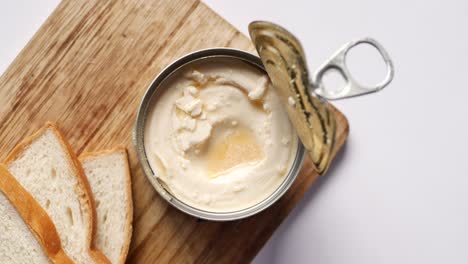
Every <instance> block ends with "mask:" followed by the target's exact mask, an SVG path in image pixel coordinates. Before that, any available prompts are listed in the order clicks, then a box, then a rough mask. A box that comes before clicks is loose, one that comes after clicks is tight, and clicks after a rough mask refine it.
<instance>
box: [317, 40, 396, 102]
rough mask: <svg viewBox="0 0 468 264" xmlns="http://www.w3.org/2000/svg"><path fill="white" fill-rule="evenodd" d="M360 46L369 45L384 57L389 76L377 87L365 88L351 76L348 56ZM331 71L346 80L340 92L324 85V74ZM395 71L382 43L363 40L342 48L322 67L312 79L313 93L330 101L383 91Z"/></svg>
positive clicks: (349, 43)
mask: <svg viewBox="0 0 468 264" xmlns="http://www.w3.org/2000/svg"><path fill="white" fill-rule="evenodd" d="M360 44H369V45H371V46H373V47H375V48H376V49H377V51H378V52H379V53H380V55H381V56H382V58H383V60H384V62H385V65H386V67H387V75H386V76H385V79H384V80H383V81H382V82H380V83H378V84H377V85H375V86H364V85H361V84H359V83H358V82H357V81H356V80H355V79H354V78H353V77H352V75H351V73H350V71H349V69H348V67H347V66H346V55H347V54H348V52H349V51H350V50H351V49H352V48H353V47H355V46H357V45H360ZM329 70H337V71H338V72H339V73H340V74H341V75H342V76H343V78H344V79H345V81H346V85H345V87H344V88H343V89H341V90H340V91H331V90H327V89H326V87H324V85H323V83H322V78H323V76H324V74H325V73H326V72H327V71H329ZM394 72H395V69H394V67H393V63H392V60H391V59H390V57H389V56H388V53H387V51H385V49H384V48H383V46H382V45H380V43H378V42H377V41H376V40H374V39H372V38H363V39H358V40H354V41H351V42H348V43H346V44H345V45H344V46H343V47H341V48H340V49H339V50H338V51H337V52H336V53H335V54H334V55H333V56H331V57H330V58H329V59H328V60H327V61H326V62H325V63H324V64H322V66H320V67H319V68H318V70H317V71H316V72H315V74H314V75H313V77H312V85H311V86H312V89H313V90H312V91H313V93H315V94H317V95H319V96H321V97H323V98H325V99H328V100H337V99H344V98H349V97H354V96H360V95H364V94H368V93H373V92H377V91H380V90H382V89H383V88H385V86H387V85H388V84H389V83H390V82H391V81H392V79H393V76H394Z"/></svg>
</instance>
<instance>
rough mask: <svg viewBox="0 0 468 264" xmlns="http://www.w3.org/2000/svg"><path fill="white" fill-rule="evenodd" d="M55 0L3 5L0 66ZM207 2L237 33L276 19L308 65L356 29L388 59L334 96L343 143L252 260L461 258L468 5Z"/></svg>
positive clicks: (467, 198) (467, 200)
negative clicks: (370, 86)
mask: <svg viewBox="0 0 468 264" xmlns="http://www.w3.org/2000/svg"><path fill="white" fill-rule="evenodd" d="M58 2H59V1H58V0H42V1H37V0H21V1H19V0H15V1H13V0H4V1H1V2H0V36H2V39H1V41H0V72H3V71H4V70H5V69H6V67H7V66H8V65H9V64H10V63H11V61H12V60H13V59H14V57H15V56H16V55H17V54H18V52H19V51H20V50H21V49H22V47H24V45H25V44H26V43H27V41H28V40H29V39H30V38H31V36H32V35H33V34H34V32H35V31H36V30H37V29H38V27H39V26H40V25H41V23H42V22H43V21H44V20H45V18H46V17H47V16H48V15H49V14H50V12H51V11H52V10H53V8H54V7H55V6H56V4H57V3H58ZM206 2H207V3H208V5H209V6H211V7H212V8H213V9H214V10H216V11H217V12H218V13H220V14H221V15H222V16H224V17H225V18H226V19H227V20H228V21H229V22H231V23H232V24H233V25H234V26H236V27H237V28H239V29H240V30H241V31H242V32H244V33H247V25H248V23H249V22H250V21H251V20H256V19H265V20H271V21H274V22H278V23H280V24H281V25H284V26H285V27H286V28H288V29H290V30H291V31H292V32H294V33H295V34H296V35H297V36H298V37H299V38H300V39H301V41H302V43H303V46H304V48H305V50H306V52H307V55H308V63H309V66H310V68H311V69H315V68H317V67H318V65H320V64H321V63H322V62H323V61H324V60H325V59H326V58H327V57H328V56H329V55H331V54H332V52H333V51H334V50H335V49H337V48H338V47H339V46H340V45H341V44H343V43H345V42H346V41H348V40H351V39H353V38H357V37H363V36H372V37H374V38H376V39H378V40H379V41H380V42H382V43H383V45H384V46H385V47H386V48H387V49H388V52H389V53H390V55H391V57H392V58H393V60H394V63H395V67H396V76H395V80H394V82H393V83H392V84H391V85H390V86H389V87H388V88H387V89H386V90H384V91H383V92H380V93H378V94H374V95H370V96H366V97H361V98H355V99H352V100H346V101H339V102H336V105H337V106H338V107H339V108H340V109H341V110H342V111H343V112H344V113H345V114H346V115H347V117H348V118H349V121H350V124H351V134H350V137H349V140H348V144H347V146H346V147H345V149H344V151H343V152H342V153H341V154H340V156H339V157H338V159H337V160H336V162H335V163H334V165H333V167H332V169H331V170H330V171H329V172H328V174H327V175H326V176H325V177H323V178H322V179H321V180H320V181H319V182H318V183H317V184H316V185H315V186H314V187H313V188H312V189H311V190H310V191H308V192H307V194H306V195H305V197H304V199H303V200H302V202H301V203H300V204H299V206H297V207H296V208H295V209H294V211H293V212H292V214H291V215H290V216H289V217H288V219H287V220H286V221H285V222H284V224H282V226H281V227H280V228H279V230H277V232H276V233H275V234H274V236H273V238H272V239H271V240H270V241H269V242H268V244H267V245H266V246H265V248H264V249H263V250H262V251H261V252H260V254H259V255H258V256H257V258H256V259H255V261H254V262H255V263H340V264H341V263H359V264H365V263H369V264H375V263H392V264H393V263H425V264H428V263H451V264H454V263H468V161H465V158H466V157H467V154H466V150H467V149H468V141H467V135H468V125H467V121H468V120H467V119H468V118H467V115H468V107H467V106H466V104H467V99H465V98H467V97H468V88H467V87H466V86H467V80H466V76H467V75H468V67H467V66H466V61H467V60H468V31H467V30H468V28H467V27H468V2H466V1H461V0H460V1H455V0H445V1H403V0H391V1H371V0H365V1H336V0H327V1H305V0H304V1H299V0H289V1H276V2H274V1H271V0H270V1H268V0H261V1H245V0H242V1H229V0H207V1H206ZM273 2H274V3H273ZM365 59H366V60H367V59H368V58H367V57H366V58H365ZM369 60H370V59H369ZM357 65H358V67H357V68H358V69H357V70H358V71H360V72H362V68H363V67H361V66H362V65H360V64H359V63H358V64H357ZM366 69H367V71H368V73H370V75H371V77H373V76H374V75H376V74H377V70H378V69H379V68H372V67H371V68H370V70H369V68H368V67H367V68H366Z"/></svg>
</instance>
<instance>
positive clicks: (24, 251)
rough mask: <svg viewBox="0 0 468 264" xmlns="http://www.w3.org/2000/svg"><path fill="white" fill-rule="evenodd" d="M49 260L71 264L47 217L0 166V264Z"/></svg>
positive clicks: (44, 261) (46, 261)
mask: <svg viewBox="0 0 468 264" xmlns="http://www.w3.org/2000/svg"><path fill="white" fill-rule="evenodd" d="M23 219H24V220H23ZM49 260H50V261H52V262H53V263H73V262H72V261H71V260H70V259H69V258H68V257H67V255H65V253H64V251H63V249H62V247H61V243H60V238H59V235H58V233H57V230H56V229H55V226H54V224H53V223H52V220H51V219H50V218H49V216H48V215H47V213H46V212H45V211H44V209H42V207H41V206H40V205H39V204H38V203H37V202H36V201H35V200H34V198H32V196H31V195H30V194H29V193H28V192H27V191H26V190H25V189H24V188H23V186H21V185H20V184H19V183H18V182H17V181H16V179H15V178H14V177H13V176H12V175H11V174H10V173H9V172H8V171H7V169H6V168H5V167H4V166H3V165H0V263H5V264H6V263H39V264H41V263H50V261H49Z"/></svg>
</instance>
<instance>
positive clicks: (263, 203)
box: [133, 48, 306, 221]
mask: <svg viewBox="0 0 468 264" xmlns="http://www.w3.org/2000/svg"><path fill="white" fill-rule="evenodd" d="M220 60H222V61H223V62H226V61H233V62H241V63H245V64H247V65H249V66H250V67H254V68H256V69H257V70H258V71H260V72H262V73H263V74H264V75H266V76H267V73H266V71H265V68H264V67H263V64H262V61H261V59H260V58H259V57H257V56H255V55H253V54H250V53H248V52H245V51H242V50H237V49H230V48H211V49H205V50H200V51H196V52H193V53H190V54H188V55H185V56H183V57H182V58H180V59H178V60H176V61H174V62H173V63H171V64H170V65H169V66H167V67H166V68H165V69H163V70H162V72H161V73H160V74H158V75H157V76H156V78H155V79H154V80H153V82H152V83H151V84H150V86H149V87H148V89H147V91H146V93H145V95H144V97H143V100H142V102H141V104H140V107H139V109H138V114H137V119H136V125H135V129H134V133H133V141H134V144H135V148H136V151H137V154H138V158H139V161H140V164H141V166H142V168H143V171H144V173H145V175H146V177H147V178H148V180H149V182H150V183H151V184H152V185H153V187H154V188H155V190H156V191H157V192H158V193H159V194H160V195H161V197H163V198H164V199H165V200H166V201H167V202H169V203H170V204H171V205H173V206H174V207H176V208H177V209H179V210H181V211H183V212H185V213H187V214H190V215H192V216H195V217H198V218H202V219H207V220H214V221H229V220H237V219H242V218H245V217H248V216H251V215H254V214H257V213H259V212H261V211H263V210H265V209H266V208H268V207H269V206H271V205H272V204H273V203H274V202H275V201H277V200H278V199H279V198H280V197H281V196H282V195H283V194H284V193H285V192H286V191H287V190H288V189H289V188H290V186H291V185H292V183H293V182H294V180H295V178H296V177H297V175H298V173H299V171H300V170H301V168H302V164H303V161H304V157H305V154H306V151H305V149H304V146H303V145H302V143H301V141H300V140H296V141H292V142H293V143H294V144H297V147H295V146H294V148H292V149H293V150H294V153H292V154H291V156H292V158H291V162H289V163H288V166H286V167H285V166H283V167H282V168H280V169H282V170H284V174H285V176H284V177H283V178H282V180H281V182H280V183H279V185H278V186H277V187H275V189H274V190H272V191H271V192H270V194H269V195H267V196H266V197H264V198H262V199H261V200H258V201H257V200H256V201H253V204H251V205H249V206H248V207H246V208H239V209H236V210H207V208H209V207H204V206H194V205H193V204H189V203H187V202H184V201H183V200H182V199H180V198H179V197H180V196H179V197H177V195H175V191H176V190H171V188H170V187H168V184H167V183H166V180H164V178H163V177H161V175H158V173H160V172H161V170H160V169H159V168H157V169H156V168H154V167H155V165H154V164H155V161H154V157H153V156H152V155H153V154H152V153H150V151H149V149H148V148H149V147H148V143H147V144H146V145H145V138H148V133H149V132H148V131H149V130H148V126H149V125H150V124H149V123H148V117H149V116H150V114H151V113H150V112H151V111H152V110H151V109H152V107H153V105H154V104H155V102H158V100H160V99H161V94H163V93H164V92H165V91H164V90H165V89H167V86H165V85H164V82H166V81H168V80H169V79H170V78H174V76H175V75H176V74H177V72H178V71H180V70H181V69H183V68H184V69H185V68H187V67H190V66H191V65H197V64H199V63H200V62H203V63H204V64H207V65H209V64H210V63H211V62H213V63H215V62H217V61H218V62H219V61H220ZM215 81H220V82H222V81H223V80H221V78H219V80H215ZM234 85H237V84H234ZM171 89H172V88H171ZM195 92H196V91H195ZM187 93H188V96H190V94H189V92H187ZM250 95H252V96H256V95H255V92H252V94H249V96H250ZM182 99H184V98H182ZM182 99H181V100H182ZM193 105H195V104H193ZM191 106H192V105H191ZM264 107H266V106H265V104H264ZM194 109H195V108H193V107H192V108H190V109H188V110H187V109H184V110H186V111H192V112H187V113H193V111H196V110H194ZM195 114H196V115H197V117H198V118H199V119H203V116H201V115H200V114H199V113H198V112H197V113H195ZM200 116H201V117H200ZM190 121H191V120H190ZM188 124H189V125H190V122H188ZM185 125H187V124H185ZM232 125H233V126H234V125H237V121H232ZM199 126H200V125H199ZM164 129H166V130H167V129H169V128H168V127H158V128H157V130H159V131H161V130H164ZM192 129H193V128H192ZM145 133H146V134H145ZM294 133H295V132H294ZM197 135H198V134H197ZM155 140H163V139H155ZM280 141H281V140H280ZM183 143H184V144H189V143H190V142H189V143H186V142H183ZM283 143H285V142H283ZM184 144H182V147H184ZM271 144H272V145H275V146H276V145H281V144H282V143H281V142H272V143H271ZM188 147H190V146H188ZM188 147H187V148H188ZM234 147H235V146H234ZM195 151H197V150H195ZM151 159H153V160H151ZM150 160H151V162H150ZM157 162H158V163H164V160H163V159H161V160H160V159H158V160H157ZM220 162H221V163H222V161H220ZM151 164H153V167H152V165H151ZM178 164H179V163H178ZM179 165H180V166H181V167H184V166H186V165H184V163H183V162H182V163H180V164H179ZM221 165H222V164H221ZM221 165H220V166H221ZM218 167H219V166H218ZM185 169H186V170H187V168H185ZM189 169H190V168H189ZM181 170H182V169H181ZM187 173H190V171H189V172H187ZM168 177H170V176H168ZM271 177H276V176H274V175H272V176H271ZM256 184H258V186H259V190H260V189H261V188H262V187H263V186H262V184H263V183H262V182H257V183H256ZM265 184H267V183H266V182H265ZM194 186H196V183H194ZM234 187H237V186H234ZM241 188H242V186H239V187H238V189H241ZM234 191H236V189H235V188H234ZM190 195H193V196H194V197H197V198H199V200H200V201H202V202H206V203H209V202H210V201H209V200H208V201H205V200H206V199H205V200H204V197H202V198H203V199H202V198H200V196H203V195H204V194H203V193H197V191H196V190H194V191H193V192H191V193H190ZM246 197H247V198H248V196H246ZM247 198H244V199H247ZM232 199H236V198H235V195H234V196H232ZM197 201H198V200H197ZM244 202H245V201H244ZM246 202H247V203H245V204H249V203H248V201H246ZM211 203H213V201H211ZM226 204H229V203H228V202H226ZM229 208H231V207H229ZM232 208H235V207H232Z"/></svg>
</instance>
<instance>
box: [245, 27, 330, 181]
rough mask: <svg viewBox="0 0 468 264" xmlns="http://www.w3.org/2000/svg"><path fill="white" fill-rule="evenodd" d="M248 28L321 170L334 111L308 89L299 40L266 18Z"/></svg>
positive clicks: (327, 157)
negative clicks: (266, 20) (264, 20)
mask: <svg viewBox="0 0 468 264" xmlns="http://www.w3.org/2000/svg"><path fill="white" fill-rule="evenodd" d="M249 32H250V37H251V39H252V41H253V43H254V45H255V48H256V49H257V52H258V54H259V56H260V58H261V60H262V62H263V65H264V67H265V69H266V71H267V73H268V75H269V77H270V79H271V81H272V83H273V86H274V87H275V89H276V90H277V92H278V93H279V95H280V97H281V100H282V102H283V105H284V106H285V107H286V110H287V112H288V115H289V118H290V120H291V122H292V124H293V125H294V127H295V128H296V131H297V134H298V135H299V138H300V139H301V141H302V143H303V144H304V146H305V148H306V149H307V151H308V153H309V155H310V157H311V158H312V161H313V164H314V166H315V169H316V170H317V171H318V172H319V173H320V174H322V173H324V172H325V171H326V169H327V168H328V166H329V164H330V160H331V154H332V151H333V147H334V144H335V134H336V122H335V115H334V113H333V112H332V111H331V110H330V108H329V107H328V104H327V102H326V101H325V100H323V99H321V98H320V97H318V96H315V95H314V94H313V93H312V94H311V93H310V92H309V85H310V80H309V72H308V70H307V64H306V61H305V55H304V51H303V49H302V47H301V44H300V43H299V41H298V40H297V39H296V38H295V37H294V36H293V35H292V34H291V33H289V32H288V31H287V30H285V29H284V28H282V27H280V26H278V25H275V24H272V23H269V22H263V21H257V22H253V23H251V24H250V25H249Z"/></svg>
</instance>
